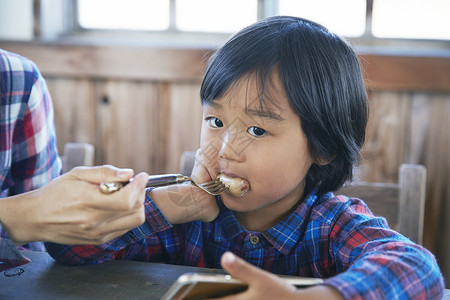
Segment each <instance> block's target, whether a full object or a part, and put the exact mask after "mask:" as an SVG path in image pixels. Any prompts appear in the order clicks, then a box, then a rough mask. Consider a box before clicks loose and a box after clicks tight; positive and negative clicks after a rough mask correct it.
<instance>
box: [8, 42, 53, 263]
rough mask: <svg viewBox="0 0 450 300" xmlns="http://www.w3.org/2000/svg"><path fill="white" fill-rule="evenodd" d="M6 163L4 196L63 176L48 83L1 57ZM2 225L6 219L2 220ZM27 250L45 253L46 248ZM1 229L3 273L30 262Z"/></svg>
mask: <svg viewBox="0 0 450 300" xmlns="http://www.w3.org/2000/svg"><path fill="white" fill-rule="evenodd" d="M0 59H1V61H0V74H1V80H0V81H1V85H2V86H1V94H2V103H1V107H0V114H1V120H0V126H1V128H0V130H1V144H2V146H1V147H0V150H1V152H0V154H1V158H2V162H1V172H0V197H5V196H6V197H7V196H11V195H16V194H21V193H24V192H27V191H30V190H33V189H37V188H39V187H41V186H43V185H45V184H46V183H48V182H49V181H51V180H52V179H53V178H55V177H57V176H58V175H59V174H60V171H61V163H60V160H59V158H58V150H57V148H56V137H55V127H54V117H53V106H52V102H51V98H50V94H49V92H48V89H47V85H46V83H45V80H44V79H43V77H42V76H41V74H40V72H39V70H38V68H37V67H36V65H35V64H34V63H32V62H31V61H29V60H28V59H26V58H24V57H21V56H19V55H15V54H12V53H8V52H5V51H1V52H0ZM0 221H1V220H0ZM27 247H29V248H31V249H34V250H41V251H42V250H43V249H44V247H43V245H42V243H32V244H29V245H27ZM28 261H29V260H28V259H27V258H24V257H23V256H22V255H21V254H20V252H19V251H17V249H16V247H15V246H14V244H13V243H12V242H11V240H10V239H9V237H8V234H7V233H6V231H5V230H4V229H3V228H2V226H1V225H0V268H1V269H6V268H11V267H15V266H19V265H22V264H24V263H27V262H28Z"/></svg>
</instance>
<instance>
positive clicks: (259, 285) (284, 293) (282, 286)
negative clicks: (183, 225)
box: [220, 252, 343, 300]
mask: <svg viewBox="0 0 450 300" xmlns="http://www.w3.org/2000/svg"><path fill="white" fill-rule="evenodd" d="M221 263H222V267H223V268H224V269H225V270H226V271H227V272H228V273H229V274H230V275H231V276H232V277H234V278H237V279H240V280H242V281H244V282H245V283H247V284H248V286H249V287H248V289H247V290H246V291H244V292H242V293H239V294H234V295H230V296H227V297H223V298H220V299H223V300H238V299H343V298H342V296H341V295H340V294H339V293H338V292H337V291H336V290H334V289H333V288H331V287H328V286H326V285H317V286H314V287H310V288H305V289H297V288H296V287H294V286H292V285H290V284H288V283H286V282H284V281H283V279H281V278H280V277H278V276H276V275H274V274H271V273H269V272H267V271H264V270H261V269H259V268H257V267H255V266H253V265H251V264H249V263H247V262H245V261H244V260H242V259H241V258H239V257H237V256H236V255H234V254H232V253H231V252H226V253H225V254H224V255H223V256H222V259H221Z"/></svg>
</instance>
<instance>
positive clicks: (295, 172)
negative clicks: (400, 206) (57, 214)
mask: <svg viewBox="0 0 450 300" xmlns="http://www.w3.org/2000/svg"><path fill="white" fill-rule="evenodd" d="M201 99H202V104H203V118H204V119H203V124H202V132H201V142H200V146H201V149H200V150H199V151H198V152H197V160H196V165H195V167H194V170H193V173H192V176H194V178H195V179H196V180H197V181H198V182H205V181H209V180H211V179H212V178H216V176H217V175H218V174H224V175H227V176H229V177H234V178H243V179H245V180H246V182H248V184H249V185H250V189H249V191H248V192H247V193H246V194H245V195H244V196H242V197H234V196H232V195H231V194H230V193H224V194H222V195H221V196H220V197H217V199H214V198H212V197H211V196H208V195H206V194H205V193H198V191H197V190H196V189H195V188H193V187H192V186H188V185H181V186H177V187H171V188H161V189H159V188H158V189H154V190H151V191H148V193H147V198H146V223H145V224H144V225H143V226H141V227H138V228H136V229H134V230H132V231H130V232H129V233H127V234H125V235H124V236H122V237H121V238H118V239H115V240H112V241H111V242H109V243H107V244H104V245H101V246H98V247H95V246H74V247H64V246H60V245H54V244H48V251H49V253H50V254H51V255H53V256H54V257H55V258H56V259H57V260H59V261H62V262H66V263H72V264H84V263H100V262H103V261H105V260H109V259H130V260H143V261H153V262H155V261H159V262H167V263H173V264H184V265H192V266H201V267H213V268H219V267H220V266H221V264H220V258H221V257H222V255H223V254H224V253H226V252H227V251H231V252H234V254H235V255H236V256H239V257H242V258H243V259H244V260H245V261H247V262H249V263H251V264H252V265H255V266H257V267H259V268H261V269H264V270H267V271H270V272H272V273H275V274H288V275H297V276H305V277H321V278H327V279H326V280H325V282H324V284H323V285H320V286H315V287H312V288H308V289H304V290H301V291H300V290H299V291H297V290H295V289H293V288H291V287H289V286H286V285H283V284H282V283H280V282H279V281H277V279H276V277H271V276H270V274H269V275H268V274H267V273H264V272H262V271H258V270H256V271H255V269H252V268H251V267H249V266H248V265H246V264H245V263H243V262H241V261H240V260H239V259H238V258H237V257H236V256H233V255H231V254H229V253H227V254H226V255H225V256H224V257H223V266H224V267H225V268H226V269H227V270H228V271H230V272H231V273H232V274H236V275H237V276H239V275H240V273H239V269H240V267H239V266H241V267H242V268H244V269H245V268H246V270H253V271H254V272H253V273H252V274H256V275H257V276H255V278H256V279H255V280H252V279H251V278H250V279H248V278H247V280H249V283H250V288H249V289H248V290H247V291H246V292H244V293H243V294H242V295H240V296H242V297H243V298H247V297H254V298H258V299H260V298H265V297H266V298H270V297H272V296H273V295H272V296H271V295H270V294H268V293H267V290H265V289H260V287H261V286H269V284H271V285H270V286H272V285H275V286H277V289H275V290H276V293H277V294H276V297H277V298H280V299H281V298H283V299H285V298H289V297H296V298H298V299H302V298H303V297H304V298H305V299H306V298H308V299H311V298H313V297H317V298H322V299H340V298H341V297H344V298H345V299H347V298H355V299H357V298H367V299H380V298H387V299H393V298H412V297H419V298H426V299H431V298H440V297H441V295H442V291H443V280H442V275H441V274H440V271H439V268H438V267H437V264H436V262H435V260H434V258H433V256H432V254H430V253H429V252H428V251H427V250H426V249H424V248H422V247H420V246H418V245H415V244H414V243H412V242H411V241H409V240H408V239H407V238H405V237H403V236H401V235H400V234H398V233H396V232H395V231H393V230H391V229H389V227H388V226H387V224H386V221H385V220H384V219H383V218H379V217H374V216H373V215H372V214H371V212H370V210H369V209H368V208H367V206H366V205H365V204H364V203H363V202H362V201H361V200H359V199H349V198H347V197H345V196H336V195H334V194H333V191H335V190H337V189H339V187H341V186H342V184H343V183H344V182H345V181H346V180H349V179H351V176H352V173H351V172H352V167H353V164H355V163H356V162H357V160H358V158H359V151H360V149H361V146H362V144H363V142H364V136H365V128H366V123H367V94H366V91H365V88H364V82H363V78H362V75H361V70H360V67H359V63H358V60H357V57H356V55H355V53H354V52H353V50H352V49H351V48H350V47H349V45H348V44H347V43H345V42H344V41H343V40H342V39H340V38H339V37H337V36H336V35H334V34H332V33H329V32H328V31H327V30H326V29H325V28H324V27H322V26H320V25H318V24H316V23H313V22H310V21H307V20H303V19H299V18H293V17H272V18H268V19H265V20H262V21H260V22H258V23H255V24H253V25H251V26H249V27H247V28H245V29H243V30H242V31H241V32H239V33H238V34H236V35H235V36H234V37H232V38H231V39H230V40H229V41H228V42H227V43H226V44H225V45H224V46H223V47H221V48H220V49H219V50H218V51H217V52H216V53H215V54H214V55H213V56H212V57H211V59H210V62H209V65H208V68H207V70H206V73H205V77H204V80H203V83H202V87H201ZM177 224H179V225H177ZM236 266H238V268H237V269H238V271H236V268H235V267H236ZM246 274H248V273H246ZM261 274H262V275H261ZM250 280H251V282H250Z"/></svg>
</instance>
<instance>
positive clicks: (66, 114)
mask: <svg viewBox="0 0 450 300" xmlns="http://www.w3.org/2000/svg"><path fill="white" fill-rule="evenodd" d="M47 86H48V89H49V92H50V94H51V96H52V101H53V107H54V114H55V128H56V136H57V143H58V150H59V152H60V153H62V152H63V148H64V145H65V144H66V143H70V142H85V143H91V144H94V142H95V139H96V136H95V130H96V127H97V122H96V120H95V111H96V108H95V102H94V84H93V82H92V81H90V80H87V79H66V78H52V77H49V78H47Z"/></svg>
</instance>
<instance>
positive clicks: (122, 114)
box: [96, 80, 158, 172]
mask: <svg viewBox="0 0 450 300" xmlns="http://www.w3.org/2000/svg"><path fill="white" fill-rule="evenodd" d="M96 89H97V96H96V101H97V103H98V109H97V122H98V123H99V124H101V127H100V126H99V128H98V131H97V140H96V153H98V155H99V156H98V159H99V161H100V162H101V163H108V164H113V165H115V166H117V167H127V168H133V169H134V170H135V172H140V171H146V172H149V171H151V170H153V169H154V166H153V164H152V162H154V161H155V155H157V153H153V151H152V150H153V145H154V143H156V142H157V137H155V136H154V128H155V127H157V126H158V124H157V121H158V120H157V119H155V118H154V116H156V115H157V114H158V109H157V101H158V94H157V88H156V87H155V85H153V84H149V83H142V82H124V81H114V80H109V81H101V82H98V84H97V88H96ZM156 157H157V156H156Z"/></svg>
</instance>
